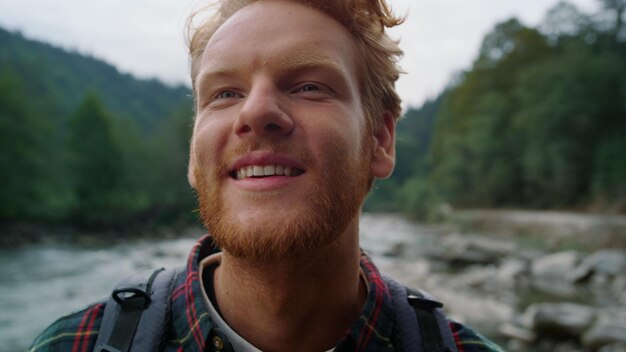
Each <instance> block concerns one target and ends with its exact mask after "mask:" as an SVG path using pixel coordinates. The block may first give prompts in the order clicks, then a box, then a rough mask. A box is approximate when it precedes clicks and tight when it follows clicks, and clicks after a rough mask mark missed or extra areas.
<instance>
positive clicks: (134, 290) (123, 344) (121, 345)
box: [95, 268, 176, 352]
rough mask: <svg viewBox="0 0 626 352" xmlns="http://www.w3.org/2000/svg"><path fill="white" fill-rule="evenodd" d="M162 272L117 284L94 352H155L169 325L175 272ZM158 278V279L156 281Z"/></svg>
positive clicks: (109, 301)
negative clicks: (170, 300)
mask: <svg viewBox="0 0 626 352" xmlns="http://www.w3.org/2000/svg"><path fill="white" fill-rule="evenodd" d="M164 270H165V269H163V268H161V269H158V270H156V271H154V272H152V273H151V274H150V276H149V278H148V279H147V280H146V277H148V275H146V274H142V275H139V276H135V277H133V278H129V279H127V280H125V281H124V282H122V283H120V284H118V286H117V287H118V288H117V289H115V290H114V291H113V293H112V294H111V298H110V299H109V300H108V302H107V304H106V307H105V311H104V316H103V318H102V325H101V326H100V331H99V333H98V340H97V341H96V348H95V351H96V352H128V351H131V350H133V351H148V350H150V351H157V350H158V349H159V346H160V342H161V340H162V338H163V334H164V333H165V326H166V325H167V324H168V320H169V319H168V318H169V307H170V302H169V299H170V294H171V290H172V285H173V282H174V278H175V276H176V270H169V271H167V272H166V274H163V275H160V276H159V274H160V273H161V272H163V271H164ZM157 276H159V277H158V279H157Z"/></svg>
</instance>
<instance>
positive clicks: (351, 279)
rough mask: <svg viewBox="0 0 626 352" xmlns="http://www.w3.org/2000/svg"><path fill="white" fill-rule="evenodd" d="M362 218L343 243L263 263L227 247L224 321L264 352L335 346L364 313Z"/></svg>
mask: <svg viewBox="0 0 626 352" xmlns="http://www.w3.org/2000/svg"><path fill="white" fill-rule="evenodd" d="M359 258H360V249H359V241H358V217H357V218H356V219H355V220H354V221H353V224H351V225H350V226H349V227H348V229H347V230H346V231H345V232H344V233H343V234H342V235H341V236H340V238H339V239H338V241H337V242H335V243H333V244H331V245H328V246H326V247H325V248H322V249H320V250H319V251H318V253H311V254H310V255H307V256H305V257H302V258H294V259H289V260H285V261H281V262H278V263H271V264H268V263H258V262H250V261H246V260H242V259H240V258H235V257H233V256H231V255H229V254H228V253H227V252H224V254H223V257H222V262H221V265H220V266H219V267H218V268H217V269H216V272H215V276H214V284H215V285H214V286H215V295H216V299H217V303H218V305H219V307H220V310H221V312H222V315H223V318H224V320H226V321H227V322H228V324H229V325H230V326H231V327H232V328H233V329H234V330H235V331H237V333H238V334H239V335H241V336H242V337H243V338H245V339H246V340H248V341H249V342H251V343H252V344H253V345H255V346H256V347H258V348H259V349H261V350H263V351H323V350H327V349H330V348H332V347H333V346H335V344H336V343H337V342H338V341H339V340H340V339H341V338H342V337H343V336H344V335H345V333H346V331H347V330H348V329H349V328H350V326H351V325H352V324H353V322H354V321H355V320H356V319H357V318H358V315H359V313H360V311H361V308H362V306H363V304H364V302H365V298H366V295H367V288H366V287H365V285H364V283H362V282H361V280H360V277H359Z"/></svg>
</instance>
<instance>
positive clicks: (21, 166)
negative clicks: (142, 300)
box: [0, 30, 196, 232]
mask: <svg viewBox="0 0 626 352" xmlns="http://www.w3.org/2000/svg"><path fill="white" fill-rule="evenodd" d="M0 48H1V49H0V144H1V146H0V150H1V151H2V154H1V155H0V224H2V225H4V226H12V225H15V224H24V223H26V224H38V225H45V226H51V225H64V226H65V225H68V226H71V227H75V228H86V229H98V228H105V229H106V228H110V229H134V228H141V227H148V226H152V225H159V224H168V225H171V224H177V223H189V222H193V221H196V216H195V214H194V213H193V212H192V210H193V209H194V204H195V196H194V194H193V192H192V191H191V189H190V188H189V186H188V185H187V181H186V178H185V170H186V164H187V157H188V154H187V153H188V152H187V150H188V147H187V142H188V139H189V136H190V133H191V123H192V98H191V96H190V94H191V93H190V90H189V89H188V88H186V87H169V86H166V85H164V84H162V83H160V82H158V81H156V80H138V79H135V78H134V77H132V76H130V75H126V74H121V73H119V72H118V71H117V69H116V68H114V67H113V66H111V65H109V64H107V63H104V62H102V61H100V60H96V59H94V58H91V57H85V56H82V55H79V54H77V53H72V52H67V51H64V50H61V49H58V48H54V47H52V46H50V45H48V44H45V43H40V42H36V41H32V40H28V39H26V38H24V37H22V36H21V35H20V34H18V33H11V32H7V31H5V30H0ZM5 232H6V231H5Z"/></svg>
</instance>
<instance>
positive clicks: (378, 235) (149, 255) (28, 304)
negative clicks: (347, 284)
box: [0, 214, 420, 352]
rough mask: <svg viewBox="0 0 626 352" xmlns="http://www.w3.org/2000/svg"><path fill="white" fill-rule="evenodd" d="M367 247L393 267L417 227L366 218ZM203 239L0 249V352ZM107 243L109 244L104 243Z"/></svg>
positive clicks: (175, 262) (179, 257) (179, 260)
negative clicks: (397, 250) (397, 252)
mask: <svg viewBox="0 0 626 352" xmlns="http://www.w3.org/2000/svg"><path fill="white" fill-rule="evenodd" d="M361 236H362V245H363V247H364V248H365V249H366V250H368V251H369V252H370V253H371V254H372V255H373V256H374V257H375V259H376V261H377V262H380V266H381V267H385V268H387V267H389V266H392V264H393V259H390V258H386V257H384V254H385V253H387V252H389V251H390V250H392V249H393V248H394V247H395V246H397V245H398V244H399V243H416V241H418V240H419V238H420V234H419V231H418V229H417V227H416V225H414V224H411V223H410V222H408V221H406V220H403V219H402V218H400V217H396V216H391V215H367V214H365V215H364V216H363V218H362V223H361ZM197 237H198V233H187V234H182V235H181V236H180V238H177V239H167V240H162V239H159V240H146V239H131V240H128V241H127V242H125V243H116V244H109V245H103V244H99V245H94V244H91V245H77V244H68V243H52V244H51V243H47V244H36V245H27V246H22V247H19V248H17V249H0V312H2V314H1V316H0V350H1V351H6V352H11V351H23V350H25V349H26V348H27V347H28V345H29V344H30V342H31V341H32V340H33V338H34V337H35V336H36V335H37V334H38V333H40V332H41V331H42V330H43V329H44V328H45V327H46V326H48V325H49V324H50V323H52V322H53V321H54V320H55V319H57V318H58V317H60V316H62V315H64V314H67V313H69V312H72V311H75V310H78V309H80V308H81V307H84V306H86V305H88V304H90V303H93V302H95V301H97V300H100V299H104V298H105V297H106V296H107V295H108V294H109V292H110V290H111V287H112V286H113V285H114V284H115V283H116V282H117V281H118V280H120V279H121V278H122V277H125V276H126V275H128V274H131V273H134V272H137V271H141V270H143V269H152V268H157V267H161V266H165V267H175V266H179V265H181V264H183V263H185V261H186V258H187V255H188V254H189V251H190V249H191V247H192V246H193V244H194V243H195V241H196V239H197ZM103 242H105V241H103Z"/></svg>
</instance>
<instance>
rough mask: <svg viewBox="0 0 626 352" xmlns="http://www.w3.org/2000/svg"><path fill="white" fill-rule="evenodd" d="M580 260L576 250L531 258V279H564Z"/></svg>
mask: <svg viewBox="0 0 626 352" xmlns="http://www.w3.org/2000/svg"><path fill="white" fill-rule="evenodd" d="M579 260H580V254H579V253H578V252H576V251H566V252H557V253H553V254H549V255H546V256H544V257H541V258H537V259H535V260H533V262H532V264H531V267H530V273H531V276H532V278H533V279H548V280H560V281H562V280H566V279H567V278H568V277H569V276H570V275H571V273H572V272H573V271H574V269H575V268H576V267H577V265H578V262H579Z"/></svg>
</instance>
